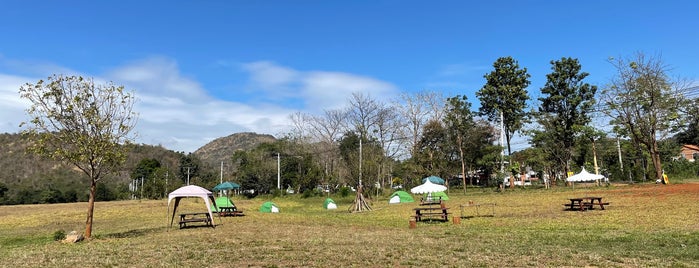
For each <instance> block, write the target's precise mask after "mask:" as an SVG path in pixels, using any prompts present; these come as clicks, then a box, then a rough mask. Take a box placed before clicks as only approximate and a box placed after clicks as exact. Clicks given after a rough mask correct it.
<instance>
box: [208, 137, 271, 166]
mask: <svg viewBox="0 0 699 268" xmlns="http://www.w3.org/2000/svg"><path fill="white" fill-rule="evenodd" d="M275 141H277V139H276V138H275V137H274V136H272V135H268V134H257V133H251V132H242V133H235V134H232V135H229V136H227V137H222V138H218V139H215V140H213V141H211V142H209V143H207V144H206V145H204V146H202V147H201V148H199V149H197V150H196V151H194V155H195V156H197V157H198V158H199V159H201V161H202V162H204V163H207V164H209V165H211V166H213V167H217V166H218V165H219V163H221V162H222V161H223V162H228V161H230V159H231V156H233V153H234V152H235V151H237V150H244V151H247V150H251V149H253V148H255V147H256V146H257V145H260V144H262V143H273V142H275Z"/></svg>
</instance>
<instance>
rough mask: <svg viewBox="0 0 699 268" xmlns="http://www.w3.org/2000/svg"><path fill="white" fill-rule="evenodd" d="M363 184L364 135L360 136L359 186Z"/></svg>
mask: <svg viewBox="0 0 699 268" xmlns="http://www.w3.org/2000/svg"><path fill="white" fill-rule="evenodd" d="M361 186H362V137H361V136H360V137H359V187H361Z"/></svg>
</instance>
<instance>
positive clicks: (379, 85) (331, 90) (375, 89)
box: [302, 72, 397, 109]
mask: <svg viewBox="0 0 699 268" xmlns="http://www.w3.org/2000/svg"><path fill="white" fill-rule="evenodd" d="M302 93H303V94H304V96H305V98H304V99H305V100H306V101H307V104H308V106H309V107H311V106H316V107H318V106H320V107H324V108H326V109H331V108H339V107H342V106H344V105H347V103H348V100H349V98H350V96H351V95H352V93H366V94H368V95H370V96H372V97H373V98H376V99H378V100H387V99H388V98H390V97H391V96H396V95H397V89H396V87H395V86H393V85H392V84H389V83H386V82H383V81H379V80H376V79H373V78H369V77H363V76H358V75H353V74H348V73H338V72H310V73H308V75H306V76H305V77H304V81H303V89H302Z"/></svg>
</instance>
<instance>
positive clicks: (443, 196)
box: [424, 192, 449, 201]
mask: <svg viewBox="0 0 699 268" xmlns="http://www.w3.org/2000/svg"><path fill="white" fill-rule="evenodd" d="M428 195H429V196H430V197H429V198H428ZM424 198H425V200H440V199H441V200H442V201H447V200H449V196H447V194H446V193H445V192H434V193H427V194H425V195H424Z"/></svg>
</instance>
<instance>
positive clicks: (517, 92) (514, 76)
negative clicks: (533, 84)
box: [476, 57, 531, 154]
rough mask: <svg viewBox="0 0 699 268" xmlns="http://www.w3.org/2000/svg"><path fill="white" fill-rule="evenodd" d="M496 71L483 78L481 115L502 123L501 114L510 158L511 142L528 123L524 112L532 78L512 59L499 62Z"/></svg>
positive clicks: (499, 59)
mask: <svg viewBox="0 0 699 268" xmlns="http://www.w3.org/2000/svg"><path fill="white" fill-rule="evenodd" d="M493 69H494V70H493V71H492V72H490V73H488V74H486V75H485V76H484V77H485V79H486V84H485V85H484V86H483V88H481V89H480V90H478V92H476V96H477V97H478V99H479V100H480V103H481V107H480V108H479V112H480V114H481V115H485V116H487V117H488V119H489V120H490V121H496V122H499V121H500V115H501V113H502V116H503V117H504V122H503V124H504V127H505V138H506V142H507V150H508V152H509V153H510V154H511V153H512V149H511V147H510V139H511V138H512V135H513V134H514V133H515V132H516V131H519V130H520V129H521V128H522V126H523V125H524V123H526V122H527V118H528V113H527V112H526V110H525V108H526V107H527V103H526V102H527V100H529V95H528V94H527V90H526V88H527V87H528V86H529V84H530V81H529V77H531V76H530V75H529V74H528V73H527V68H523V69H520V67H519V64H518V63H517V61H516V60H515V59H513V58H512V57H501V58H498V59H497V60H496V61H495V62H494V63H493Z"/></svg>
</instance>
